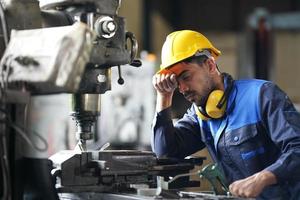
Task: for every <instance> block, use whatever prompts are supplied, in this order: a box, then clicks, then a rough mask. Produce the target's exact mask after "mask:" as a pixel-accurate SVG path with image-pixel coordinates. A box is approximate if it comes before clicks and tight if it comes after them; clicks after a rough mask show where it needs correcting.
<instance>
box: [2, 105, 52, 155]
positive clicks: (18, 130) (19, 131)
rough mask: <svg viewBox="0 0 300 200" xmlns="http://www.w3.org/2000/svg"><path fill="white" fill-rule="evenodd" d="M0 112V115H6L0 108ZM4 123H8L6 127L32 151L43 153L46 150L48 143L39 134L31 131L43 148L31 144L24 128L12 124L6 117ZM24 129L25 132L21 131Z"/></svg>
mask: <svg viewBox="0 0 300 200" xmlns="http://www.w3.org/2000/svg"><path fill="white" fill-rule="evenodd" d="M0 111H1V112H2V113H5V114H6V115H7V113H6V111H5V110H3V109H2V108H0ZM6 122H8V125H9V126H10V127H11V128H13V129H14V130H15V131H16V132H17V133H18V134H19V135H20V136H21V137H22V138H23V140H24V141H25V142H27V144H29V145H30V146H31V147H32V148H33V149H35V150H37V151H40V152H45V151H46V150H47V149H48V143H47V140H46V139H45V138H44V137H43V136H41V135H40V134H39V133H37V132H36V131H31V132H32V134H34V135H35V136H37V137H38V138H39V139H40V140H41V141H42V143H43V144H44V147H38V146H37V145H36V144H35V143H33V142H32V141H31V140H30V138H29V137H28V136H27V133H28V132H29V131H28V130H26V129H25V128H24V127H20V126H19V125H17V124H15V123H13V122H12V121H11V120H10V119H9V118H8V117H6ZM23 129H25V131H24V130H23Z"/></svg>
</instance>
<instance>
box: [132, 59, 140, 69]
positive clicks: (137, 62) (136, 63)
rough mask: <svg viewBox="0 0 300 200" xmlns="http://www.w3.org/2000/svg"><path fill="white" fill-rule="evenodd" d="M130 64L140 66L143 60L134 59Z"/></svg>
mask: <svg viewBox="0 0 300 200" xmlns="http://www.w3.org/2000/svg"><path fill="white" fill-rule="evenodd" d="M130 65H131V66H133V67H140V66H142V61H140V60H133V61H132V63H130Z"/></svg>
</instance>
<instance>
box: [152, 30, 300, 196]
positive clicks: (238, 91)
mask: <svg viewBox="0 0 300 200" xmlns="http://www.w3.org/2000/svg"><path fill="white" fill-rule="evenodd" d="M220 54H221V52H220V51H219V50H218V49H216V48H215V47H214V46H213V45H212V44H211V42H210V41H209V40H208V39H207V38H206V37H205V36H203V35H202V34H200V33H198V32H195V31H190V30H182V31H176V32H173V33H171V34H170V35H168V36H167V38H166V41H165V43H164V45H163V47H162V63H161V66H160V68H161V70H160V71H159V72H157V73H156V74H155V75H154V76H153V85H154V88H155V89H156V91H157V105H156V111H157V114H156V116H155V119H154V124H153V138H152V148H153V150H154V152H155V153H156V154H157V156H158V157H162V156H167V157H176V158H184V157H186V156H188V155H190V154H193V153H195V152H196V151H198V150H200V149H202V148H204V147H205V146H206V147H207V148H208V151H209V153H210V155H211V157H212V158H213V160H214V161H215V162H217V163H218V164H219V165H220V166H221V169H222V170H223V172H224V175H225V177H226V179H227V181H228V184H229V190H230V192H231V194H233V195H235V196H239V197H257V198H258V199H272V200H274V199H300V115H299V113H298V112H297V111H296V110H295V108H294V106H293V104H292V102H291V101H290V99H289V98H288V97H287V95H286V94H285V93H284V92H283V91H282V90H280V89H279V88H278V87H277V86H276V85H275V84H273V83H272V82H269V81H264V80H256V79H253V80H233V79H232V78H231V76H230V75H228V74H225V73H220V71H219V69H218V66H217V64H216V58H217V57H218V56H219V55H220ZM177 87H178V89H179V92H180V93H182V94H183V95H184V97H185V98H186V99H187V100H188V101H190V102H192V106H191V107H190V108H189V109H188V110H187V112H186V113H185V115H184V116H183V118H181V119H179V120H178V121H177V122H176V123H175V124H174V125H173V123H172V120H171V116H170V106H171V104H172V96H173V93H174V90H175V89H176V88H177Z"/></svg>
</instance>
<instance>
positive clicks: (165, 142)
mask: <svg viewBox="0 0 300 200" xmlns="http://www.w3.org/2000/svg"><path fill="white" fill-rule="evenodd" d="M151 146H152V150H153V151H154V152H155V153H156V155H157V156H158V157H173V158H184V157H186V156H188V155H191V154H193V153H195V152H196V151H198V150H200V149H202V148H204V146H205V145H204V143H203V142H202V141H201V134H200V129H199V123H198V121H197V119H196V118H195V117H194V116H193V115H192V114H191V110H188V112H187V113H186V114H185V115H184V116H183V118H181V119H180V120H178V121H177V122H176V123H175V125H173V122H172V119H171V108H167V109H165V110H163V111H161V112H159V113H156V115H155V116H154V121H153V124H152V138H151Z"/></svg>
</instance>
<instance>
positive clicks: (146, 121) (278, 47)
mask: <svg viewBox="0 0 300 200" xmlns="http://www.w3.org/2000/svg"><path fill="white" fill-rule="evenodd" d="M118 15H119V16H122V17H124V18H125V21H126V30H130V31H131V32H132V33H134V34H135V37H136V39H137V41H138V44H139V50H138V56H137V57H138V58H139V59H140V60H141V61H142V66H141V67H139V68H132V67H128V66H127V65H125V66H122V77H123V79H124V84H123V85H120V84H118V78H119V75H118V74H119V73H118V69H117V68H113V69H112V80H111V85H112V86H111V87H112V90H110V91H107V92H106V93H105V94H103V95H102V96H101V114H100V117H99V120H98V122H97V123H96V125H95V127H94V128H95V130H96V135H95V137H94V139H93V141H90V142H89V143H88V146H89V148H90V149H99V148H101V147H103V146H106V145H107V149H135V150H151V148H150V138H151V123H152V117H153V115H154V112H155V91H154V89H153V87H152V76H153V74H154V73H155V71H156V70H157V69H158V68H159V64H160V51H161V47H162V44H163V42H164V40H165V37H166V35H167V34H168V33H170V32H172V31H175V30H179V29H191V30H197V31H200V32H203V33H204V34H205V35H206V36H207V37H208V38H210V40H211V41H213V43H214V45H215V46H216V47H217V48H218V49H220V50H221V51H222V56H220V58H219V59H218V60H217V62H218V64H219V67H220V70H221V71H225V72H228V73H230V74H231V75H232V76H233V77H234V78H251V77H255V78H263V79H268V80H271V81H274V82H275V83H277V84H278V85H279V86H280V87H281V88H282V89H283V90H284V91H286V93H287V94H288V96H289V97H290V98H291V100H292V101H293V103H294V104H295V106H296V108H297V109H298V110H300V81H298V79H299V77H300V56H299V52H300V1H299V0H284V1H283V0H251V1H247V0H226V1H224V0H122V6H121V7H120V10H119V13H118ZM173 101H174V104H173V109H172V110H173V113H172V114H173V117H174V120H176V118H179V117H180V116H182V115H183V113H184V111H185V110H186V108H187V107H188V106H189V105H190V104H189V103H188V102H187V101H185V99H184V98H183V97H182V96H181V95H180V94H179V92H176V94H175V96H174V99H173ZM183 102H184V103H183ZM28 108H29V109H28V110H27V119H26V120H27V121H26V123H28V124H29V127H31V129H32V130H34V131H35V132H37V133H40V134H41V135H42V136H43V137H44V138H45V139H46V140H47V142H48V150H47V152H43V153H41V152H37V151H35V150H34V149H33V148H27V149H26V150H25V151H26V152H24V154H25V155H28V156H30V157H37V158H48V157H49V156H51V155H53V154H55V153H56V152H58V151H60V150H64V149H74V148H75V146H76V139H75V134H74V133H75V132H76V126H75V122H74V121H73V120H72V119H71V117H70V112H71V107H70V94H52V95H48V96H44V95H37V96H33V97H31V99H30V105H29V107H28ZM34 142H35V143H36V144H37V145H38V146H39V145H43V144H42V142H43V141H41V140H39V139H38V140H37V141H34ZM108 145H109V146H108ZM197 155H200V156H205V157H209V155H208V153H207V152H206V151H202V152H199V153H198V154H197ZM209 162H210V159H207V160H206V161H205V164H207V163H209ZM194 178H197V177H194ZM198 178H199V177H198ZM201 187H202V189H204V190H207V189H209V187H208V185H207V184H201Z"/></svg>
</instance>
